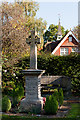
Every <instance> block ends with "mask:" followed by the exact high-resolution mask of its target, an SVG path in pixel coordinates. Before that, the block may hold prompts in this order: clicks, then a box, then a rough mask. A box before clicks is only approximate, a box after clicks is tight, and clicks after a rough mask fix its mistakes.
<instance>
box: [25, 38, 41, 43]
mask: <svg viewBox="0 0 80 120" xmlns="http://www.w3.org/2000/svg"><path fill="white" fill-rule="evenodd" d="M32 42H34V44H40V43H41V39H40V38H38V36H35V38H31V36H29V38H26V43H27V44H31V43H32Z"/></svg>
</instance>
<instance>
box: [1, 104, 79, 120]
mask: <svg viewBox="0 0 80 120" xmlns="http://www.w3.org/2000/svg"><path fill="white" fill-rule="evenodd" d="M46 117H47V116H46ZM1 120H80V103H72V104H71V109H70V111H69V113H68V114H67V116H66V117H65V118H49V116H48V118H42V117H36V116H31V115H27V116H13V115H11V116H10V115H2V119H1Z"/></svg>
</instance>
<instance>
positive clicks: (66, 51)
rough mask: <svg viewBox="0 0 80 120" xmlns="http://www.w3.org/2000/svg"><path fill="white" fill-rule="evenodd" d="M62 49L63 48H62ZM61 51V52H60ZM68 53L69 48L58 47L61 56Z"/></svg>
mask: <svg viewBox="0 0 80 120" xmlns="http://www.w3.org/2000/svg"><path fill="white" fill-rule="evenodd" d="M62 49H63V50H62ZM62 53H63V54H62ZM66 53H67V54H66ZM68 53H69V49H68V48H66V47H62V48H60V55H61V56H63V55H68Z"/></svg>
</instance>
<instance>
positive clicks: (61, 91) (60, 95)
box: [58, 88, 64, 106]
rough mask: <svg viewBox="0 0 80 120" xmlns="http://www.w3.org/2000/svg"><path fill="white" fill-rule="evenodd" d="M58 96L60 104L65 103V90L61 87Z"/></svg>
mask: <svg viewBox="0 0 80 120" xmlns="http://www.w3.org/2000/svg"><path fill="white" fill-rule="evenodd" d="M58 96H59V98H58V99H59V105H60V106H61V105H62V104H63V98H64V97H63V90H62V88H61V89H59V93H58Z"/></svg>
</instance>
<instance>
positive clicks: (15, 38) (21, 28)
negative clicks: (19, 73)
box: [1, 1, 46, 65]
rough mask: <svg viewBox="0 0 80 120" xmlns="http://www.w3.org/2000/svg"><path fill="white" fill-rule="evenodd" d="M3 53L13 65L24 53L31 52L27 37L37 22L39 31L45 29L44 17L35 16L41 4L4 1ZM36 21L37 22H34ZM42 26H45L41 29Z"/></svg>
mask: <svg viewBox="0 0 80 120" xmlns="http://www.w3.org/2000/svg"><path fill="white" fill-rule="evenodd" d="M1 9H2V17H1V21H2V55H3V56H6V58H7V63H8V65H13V64H14V63H15V62H17V61H18V59H20V58H21V57H23V56H24V55H27V54H29V46H28V45H27V43H26V38H27V37H28V36H29V35H30V30H32V29H33V27H34V25H35V24H36V26H37V27H36V28H37V30H38V32H39V33H40V32H41V33H42V31H44V29H45V27H46V24H44V22H43V19H37V18H35V15H36V11H37V10H38V9H39V6H38V4H37V3H36V2H33V1H30V2H29V1H28V2H27V1H25V2H23V1H21V2H15V3H13V4H11V3H7V2H6V3H2V5H1ZM34 23H35V24H34ZM40 27H41V28H43V29H42V31H40Z"/></svg>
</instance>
